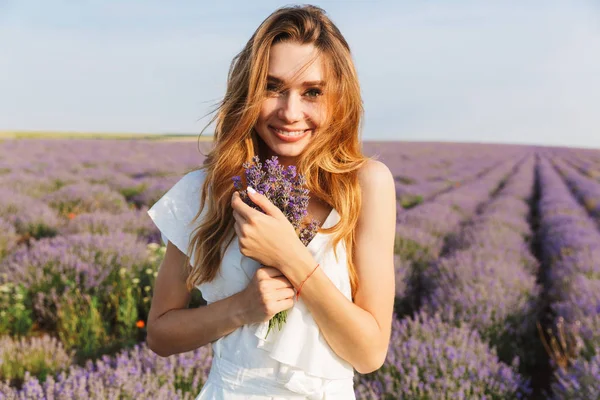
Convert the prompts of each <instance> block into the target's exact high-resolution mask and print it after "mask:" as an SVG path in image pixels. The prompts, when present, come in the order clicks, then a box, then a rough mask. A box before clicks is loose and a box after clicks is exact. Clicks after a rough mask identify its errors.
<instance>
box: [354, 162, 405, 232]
mask: <svg viewBox="0 0 600 400" xmlns="http://www.w3.org/2000/svg"><path fill="white" fill-rule="evenodd" d="M358 181H359V185H360V189H361V211H360V216H359V224H360V225H365V224H367V225H370V224H378V223H381V221H384V220H390V219H392V220H394V221H395V212H396V187H395V184H394V176H393V175H392V172H391V171H390V169H389V168H388V167H387V165H385V164H384V163H382V162H381V161H377V160H372V159H369V160H368V161H367V162H366V163H365V164H364V165H363V166H362V167H361V168H360V169H359V171H358Z"/></svg>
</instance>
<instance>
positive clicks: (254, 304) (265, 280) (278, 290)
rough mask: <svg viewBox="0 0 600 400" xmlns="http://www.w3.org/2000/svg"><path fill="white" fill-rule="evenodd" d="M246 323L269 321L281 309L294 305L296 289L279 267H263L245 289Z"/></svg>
mask: <svg viewBox="0 0 600 400" xmlns="http://www.w3.org/2000/svg"><path fill="white" fill-rule="evenodd" d="M242 292H243V297H244V304H243V305H242V307H243V308H244V310H245V312H244V314H245V320H246V322H245V323H246V324H254V323H260V322H265V321H269V320H270V319H271V318H273V316H274V315H275V314H277V313H278V312H280V311H283V310H287V309H289V308H292V306H293V305H294V296H295V294H296V291H295V290H294V288H293V286H292V284H291V283H290V281H289V280H288V279H287V278H286V277H285V275H283V274H282V273H281V272H280V271H279V270H278V269H277V268H273V267H262V268H259V269H257V270H256V273H255V274H254V277H253V278H252V280H251V281H250V283H249V284H248V286H247V287H246V289H244V290H243V291H242Z"/></svg>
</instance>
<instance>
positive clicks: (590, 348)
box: [538, 158, 600, 399]
mask: <svg viewBox="0 0 600 400" xmlns="http://www.w3.org/2000/svg"><path fill="white" fill-rule="evenodd" d="M538 171H539V179H540V191H541V198H540V204H539V215H540V231H539V234H540V239H541V253H542V258H543V262H544V264H545V266H546V268H547V269H548V271H547V285H548V286H549V291H548V293H549V300H550V307H551V310H552V312H553V315H554V318H555V324H554V325H555V326H563V322H564V326H566V327H567V329H566V331H565V329H562V328H561V329H558V330H557V331H555V332H554V334H553V335H554V336H557V337H558V338H559V340H558V342H557V343H563V344H565V346H561V347H560V351H558V352H554V353H553V361H554V364H555V368H556V369H557V371H556V374H555V376H556V380H555V382H554V383H553V385H552V391H553V396H554V397H555V398H556V399H559V398H597V397H596V396H593V397H587V395H593V393H597V391H598V386H597V382H600V364H599V363H598V361H599V360H598V356H597V355H598V354H599V353H600V267H599V266H598V264H597V262H596V260H598V259H600V232H599V231H598V230H597V226H596V224H595V223H594V221H593V220H592V219H591V218H590V217H589V215H588V214H587V212H586V211H585V210H584V209H583V208H582V207H581V206H580V204H579V203H578V202H577V200H576V199H575V198H574V197H573V196H572V195H571V193H570V191H569V189H568V187H567V186H566V184H565V182H564V181H563V180H562V179H561V177H560V176H559V175H558V173H557V172H556V170H555V169H554V168H553V167H552V165H551V164H550V162H549V161H548V160H547V159H545V158H542V159H541V162H540V165H539V169H538ZM569 338H570V339H573V340H568V339H569ZM580 341H582V342H583V343H581V345H582V346H583V348H582V349H580ZM567 343H568V345H566V344H567Z"/></svg>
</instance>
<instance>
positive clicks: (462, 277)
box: [422, 157, 542, 369]
mask: <svg viewBox="0 0 600 400" xmlns="http://www.w3.org/2000/svg"><path fill="white" fill-rule="evenodd" d="M534 179H535V177H534V158H533V157H529V158H528V159H527V160H526V161H525V162H524V163H523V164H521V165H520V166H519V168H518V170H517V171H516V173H515V174H514V175H513V176H511V178H510V179H509V180H508V181H507V182H506V184H505V185H504V186H503V187H502V189H501V190H500V191H499V192H498V194H497V195H496V196H495V197H494V198H493V199H492V200H491V201H490V202H489V203H486V204H485V205H484V206H483V207H482V209H481V210H480V212H479V213H478V214H477V215H476V216H475V217H473V218H472V219H471V220H470V221H469V222H468V223H467V224H465V225H464V226H463V228H462V229H461V230H460V232H459V233H458V234H457V235H455V236H454V237H452V238H451V240H449V242H448V244H447V247H446V249H447V251H446V252H445V254H444V256H443V257H441V258H439V259H437V260H434V261H433V262H431V263H430V264H429V266H428V267H427V268H426V269H425V270H424V271H423V281H422V285H423V295H422V297H423V301H422V309H423V310H424V311H425V312H426V313H428V314H435V313H437V312H439V313H440V314H441V315H442V316H443V317H442V319H443V320H444V321H447V322H449V323H451V324H453V325H457V326H459V325H461V324H463V323H466V324H468V325H469V326H471V327H472V328H474V329H475V330H477V331H478V332H479V333H480V334H481V336H482V337H483V338H484V339H485V340H488V341H489V343H490V344H491V345H492V346H494V347H496V348H497V349H498V353H499V355H500V357H501V359H502V360H503V361H505V362H511V361H512V360H513V358H515V357H516V358H517V360H520V361H521V364H523V363H525V364H526V365H527V368H526V369H530V368H531V366H532V365H534V364H535V361H536V358H537V356H539V355H540V350H542V349H541V348H540V347H539V346H536V344H538V343H539V341H538V340H537V339H536V334H535V333H536V321H537V319H538V317H539V315H538V314H539V310H540V307H539V295H540V292H541V290H540V287H539V286H538V285H537V283H536V280H537V274H538V269H539V263H538V261H537V260H536V258H535V257H534V255H533V254H532V253H531V251H530V242H529V239H530V238H531V236H532V232H531V228H530V225H529V222H528V218H529V213H530V210H529V204H528V202H529V201H530V200H531V198H532V196H533V190H534Z"/></svg>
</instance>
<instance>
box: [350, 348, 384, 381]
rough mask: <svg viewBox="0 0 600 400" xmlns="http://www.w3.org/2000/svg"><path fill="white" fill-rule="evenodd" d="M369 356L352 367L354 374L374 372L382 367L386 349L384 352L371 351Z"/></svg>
mask: <svg viewBox="0 0 600 400" xmlns="http://www.w3.org/2000/svg"><path fill="white" fill-rule="evenodd" d="M369 354H370V357H366V358H365V359H363V360H361V362H360V363H358V364H357V365H356V366H355V367H354V369H356V372H358V373H359V374H361V375H365V374H370V373H372V372H375V371H377V370H378V369H379V368H381V367H382V366H383V364H384V363H385V359H386V357H387V348H386V349H385V351H380V350H379V349H377V350H375V349H373V350H372V351H371V352H370V353H369Z"/></svg>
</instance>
